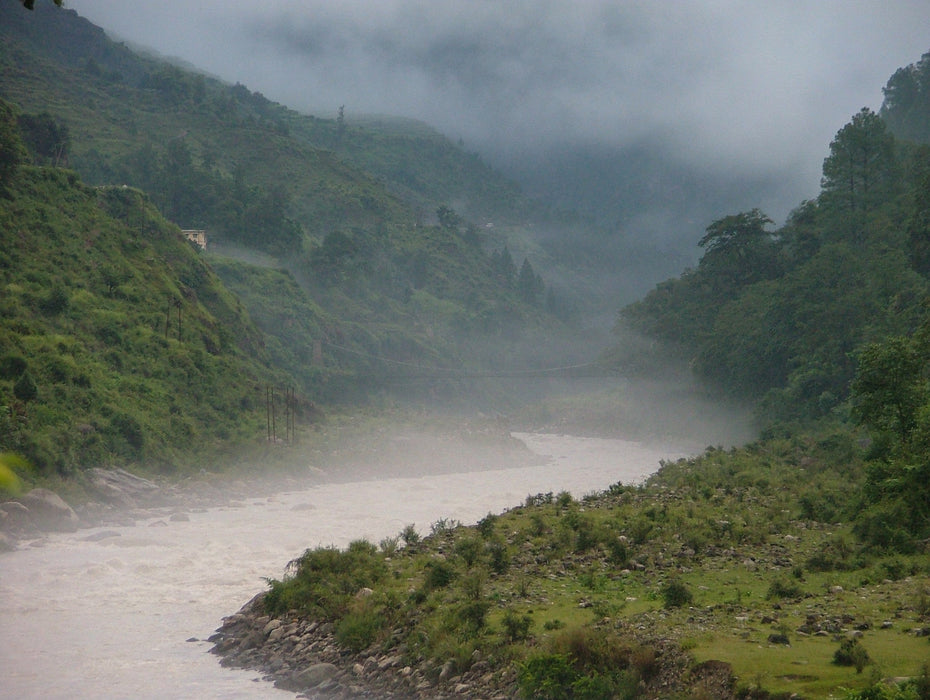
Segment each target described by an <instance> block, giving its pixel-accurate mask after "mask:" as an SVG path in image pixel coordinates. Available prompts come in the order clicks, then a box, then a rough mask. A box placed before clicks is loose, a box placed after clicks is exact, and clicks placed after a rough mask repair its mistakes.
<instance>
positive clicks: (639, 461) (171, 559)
mask: <svg viewBox="0 0 930 700" xmlns="http://www.w3.org/2000/svg"><path fill="white" fill-rule="evenodd" d="M516 437H518V438H519V439H521V440H523V441H524V442H525V443H526V445H527V446H528V447H529V448H530V449H531V450H533V452H535V453H537V454H539V455H543V456H549V457H550V458H549V459H540V460H539V462H540V464H539V465H537V466H528V467H520V468H503V469H495V468H494V465H489V464H483V465H481V469H482V471H475V472H470V473H451V474H449V473H444V474H439V473H437V474H436V475H426V476H416V477H395V478H390V479H382V480H365V481H348V482H343V483H328V484H327V483H324V484H317V485H312V486H307V487H306V488H302V489H300V490H292V491H289V492H285V493H277V494H274V495H271V496H267V495H263V496H261V497H255V498H251V499H248V500H245V501H239V502H229V503H227V504H225V505H222V506H217V507H212V508H203V509H194V510H192V511H191V512H186V513H184V515H181V516H180V517H179V516H178V515H177V513H178V511H177V509H176V508H167V507H166V508H160V509H153V510H151V511H148V512H147V513H146V514H145V515H147V517H145V518H144V519H142V520H139V521H138V522H136V523H135V524H134V525H130V526H120V527H111V526H106V527H96V528H88V529H82V530H79V531H77V532H73V533H63V534H57V533H56V534H52V535H49V536H47V537H43V538H41V539H39V540H35V541H32V542H28V541H27V542H23V543H21V547H20V549H19V550H17V551H14V552H10V553H6V554H0V696H2V697H5V698H7V697H8V698H39V697H41V698H69V699H73V698H166V697H189V698H194V697H197V698H249V697H272V698H274V697H280V698H286V697H293V693H287V692H285V691H281V690H277V689H275V688H274V687H273V686H272V685H271V684H270V683H267V682H264V681H262V680H261V679H260V678H259V676H258V674H257V673H256V672H248V671H238V670H230V669H226V668H223V667H221V666H220V665H219V660H218V658H217V657H216V656H214V655H212V654H209V653H208V650H209V648H210V646H211V645H210V644H209V643H208V642H206V641H205V640H206V639H207V638H208V637H209V636H210V635H211V634H212V633H213V632H214V630H215V629H216V628H217V627H218V626H219V625H220V623H221V619H222V617H223V616H224V615H229V614H232V613H234V612H236V611H237V610H238V609H239V608H240V607H241V606H242V605H243V604H244V603H246V602H247V601H248V600H249V599H250V598H251V597H252V596H253V595H254V594H255V593H257V592H259V591H261V590H263V589H264V588H265V585H266V584H265V580H264V579H265V578H266V577H272V578H280V577H281V575H282V574H283V571H284V567H285V566H286V565H287V563H288V562H289V561H290V560H291V559H294V558H295V557H297V556H299V555H300V554H301V553H302V552H303V551H304V550H305V549H307V548H308V547H316V546H328V545H336V546H338V547H344V546H346V545H347V544H348V543H349V542H350V541H352V540H355V539H359V538H367V539H369V540H370V541H372V542H375V543H377V542H379V541H380V540H381V539H383V538H385V537H389V536H394V535H397V534H398V533H399V532H400V531H401V529H403V528H404V526H406V525H408V524H410V523H414V524H415V525H416V526H417V529H418V530H420V531H421V533H423V534H427V533H428V532H429V529H430V525H431V524H432V523H434V522H436V521H437V520H439V519H441V518H446V519H450V518H451V519H455V520H458V521H461V522H462V523H465V524H472V523H474V522H476V521H477V520H479V519H480V518H482V517H484V516H485V515H486V514H487V513H488V512H500V511H502V510H504V509H506V508H510V507H513V506H516V505H519V504H521V503H522V502H523V501H524V499H525V497H526V496H527V495H530V494H536V493H541V492H549V491H552V492H555V493H557V492H559V491H570V492H571V493H572V495H574V496H575V497H581V496H583V495H584V494H586V493H590V492H592V491H597V490H602V489H604V488H606V487H607V486H609V485H611V484H613V483H616V482H618V481H622V482H624V483H630V482H638V481H641V480H642V479H643V478H644V477H646V476H648V475H649V474H650V473H652V472H654V471H655V470H656V469H657V468H658V463H659V460H660V459H672V458H676V457H678V456H680V451H679V450H676V449H675V448H674V447H672V446H669V447H667V448H663V447H647V446H644V445H641V444H638V443H634V442H627V441H623V440H613V439H596V438H580V437H571V436H564V435H541V434H517V435H516ZM440 471H442V470H441V469H437V472H440ZM172 516H174V518H173V519H172ZM184 516H187V519H186V520H185V518H184Z"/></svg>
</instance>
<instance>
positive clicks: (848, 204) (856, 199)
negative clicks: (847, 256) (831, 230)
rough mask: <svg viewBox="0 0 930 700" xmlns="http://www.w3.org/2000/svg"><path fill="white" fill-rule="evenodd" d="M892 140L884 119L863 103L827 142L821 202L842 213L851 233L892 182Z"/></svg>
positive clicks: (859, 225)
mask: <svg viewBox="0 0 930 700" xmlns="http://www.w3.org/2000/svg"><path fill="white" fill-rule="evenodd" d="M896 170H897V166H896V160H895V140H894V136H893V135H892V134H891V133H889V132H888V129H887V127H886V126H885V122H884V121H883V120H882V118H881V117H879V116H878V115H877V114H876V113H875V112H873V111H872V110H870V109H868V108H867V107H863V108H862V109H861V110H860V111H859V112H858V113H857V114H856V115H855V116H853V118H852V121H851V122H849V123H848V124H847V125H846V126H844V127H843V128H842V129H840V130H839V131H838V132H837V134H836V137H835V138H834V139H833V141H831V142H830V155H828V156H827V157H826V159H825V160H824V162H823V178H822V179H821V183H820V184H821V188H822V191H821V195H820V199H821V202H822V203H823V204H824V205H825V206H828V207H832V208H835V209H836V210H837V211H839V212H841V213H842V214H844V215H845V217H846V221H847V223H848V225H849V230H850V232H852V233H857V232H858V230H859V229H860V228H861V226H862V224H863V222H864V219H865V214H867V213H868V212H870V211H871V210H873V209H874V208H875V207H876V206H878V205H879V204H881V203H882V202H883V201H885V200H886V199H887V197H888V195H889V193H890V191H891V190H892V188H893V186H894V183H895V175H896Z"/></svg>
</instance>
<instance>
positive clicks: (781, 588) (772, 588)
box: [765, 579, 804, 600]
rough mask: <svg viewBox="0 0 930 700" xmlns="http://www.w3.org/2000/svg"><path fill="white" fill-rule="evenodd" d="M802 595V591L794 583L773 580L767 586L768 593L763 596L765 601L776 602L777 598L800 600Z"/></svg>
mask: <svg viewBox="0 0 930 700" xmlns="http://www.w3.org/2000/svg"><path fill="white" fill-rule="evenodd" d="M803 595H804V590H803V589H802V588H801V586H799V585H798V584H796V583H789V582H788V581H784V580H782V579H775V580H774V581H772V583H771V585H769V590H768V593H766V594H765V597H766V600H776V599H779V598H800V597H801V596H803Z"/></svg>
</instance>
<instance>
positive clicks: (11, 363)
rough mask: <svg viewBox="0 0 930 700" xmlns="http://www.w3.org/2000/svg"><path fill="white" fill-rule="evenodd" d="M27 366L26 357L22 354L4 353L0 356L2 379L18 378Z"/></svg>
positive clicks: (0, 377) (0, 376) (0, 374)
mask: <svg viewBox="0 0 930 700" xmlns="http://www.w3.org/2000/svg"><path fill="white" fill-rule="evenodd" d="M26 367H27V364H26V359H25V358H24V357H22V356H21V355H12V354H10V355H4V356H3V357H0V379H16V378H17V377H19V376H20V375H21V374H22V373H23V372H25V371H26Z"/></svg>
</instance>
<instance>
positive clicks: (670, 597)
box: [662, 578, 694, 608]
mask: <svg viewBox="0 0 930 700" xmlns="http://www.w3.org/2000/svg"><path fill="white" fill-rule="evenodd" d="M693 599H694V596H693V595H692V594H691V590H690V589H689V588H688V587H687V586H686V585H685V583H684V582H683V581H682V580H681V579H677V578H676V579H672V580H671V581H669V582H668V583H666V584H665V586H664V587H663V588H662V600H663V602H664V604H665V607H666V608H680V607H683V606H685V605H690V604H691V601H692V600H693Z"/></svg>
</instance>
